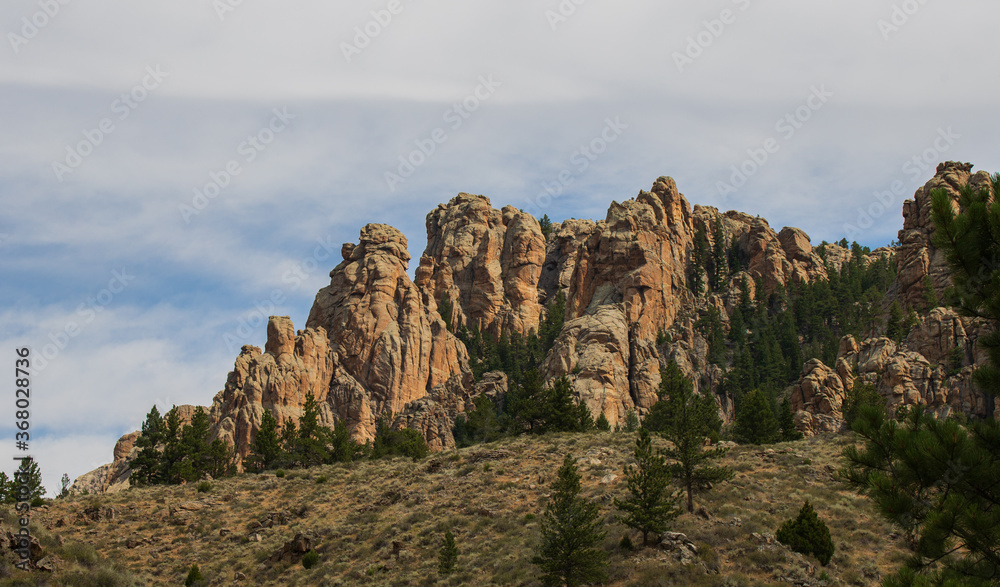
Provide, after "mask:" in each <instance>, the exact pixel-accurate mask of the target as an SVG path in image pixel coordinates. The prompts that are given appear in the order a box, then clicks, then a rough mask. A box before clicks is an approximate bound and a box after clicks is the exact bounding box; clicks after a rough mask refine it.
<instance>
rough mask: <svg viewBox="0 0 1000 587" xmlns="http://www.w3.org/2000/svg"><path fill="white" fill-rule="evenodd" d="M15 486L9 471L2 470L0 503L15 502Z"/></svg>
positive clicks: (0, 474) (0, 475)
mask: <svg viewBox="0 0 1000 587" xmlns="http://www.w3.org/2000/svg"><path fill="white" fill-rule="evenodd" d="M13 491H14V487H13V485H12V484H11V481H10V477H8V476H7V473H4V472H3V471H0V503H13V502H14V501H15V497H16V495H13V494H12V492H13Z"/></svg>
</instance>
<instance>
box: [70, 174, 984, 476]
mask: <svg viewBox="0 0 1000 587" xmlns="http://www.w3.org/2000/svg"><path fill="white" fill-rule="evenodd" d="M970 170H971V166H969V165H968V164H959V163H946V164H942V165H941V166H939V168H938V171H937V174H936V175H935V177H934V178H933V179H931V180H930V181H929V182H928V184H927V185H926V186H924V187H922V188H921V189H919V190H917V193H916V194H915V198H914V200H907V202H906V203H905V204H904V207H903V215H904V218H905V222H904V226H903V230H901V231H900V238H899V240H900V242H901V245H900V246H899V247H898V248H883V249H878V250H876V251H873V252H872V253H871V254H870V255H869V256H868V257H867V258H866V261H867V262H871V261H872V260H874V259H876V258H886V257H892V256H893V255H895V258H896V262H897V264H898V267H899V277H898V282H897V284H896V286H894V291H893V292H891V294H890V295H891V296H898V299H900V300H902V301H903V302H904V304H906V306H907V307H913V306H915V307H921V306H920V304H922V303H923V300H924V290H925V287H924V281H925V276H929V277H930V280H931V282H932V284H933V286H934V287H935V288H936V289H938V290H942V289H943V287H944V286H945V285H946V284H947V283H948V276H947V271H946V268H945V265H944V261H943V258H942V256H941V254H940V252H938V251H937V250H936V249H934V247H933V245H931V243H930V237H931V233H932V227H931V223H930V219H929V194H930V190H932V189H934V188H935V187H941V188H944V189H946V190H948V192H949V193H951V194H953V196H954V195H956V194H957V189H958V187H959V186H961V185H963V184H965V183H972V184H974V185H978V184H981V183H982V182H983V181H985V180H986V179H988V178H987V177H986V176H985V174H983V173H982V172H980V173H979V174H975V175H972V174H971V171H970ZM426 226H427V246H426V248H425V250H424V252H423V254H422V255H421V257H420V261H419V265H418V267H417V268H416V270H415V278H414V280H410V278H409V276H408V274H407V269H408V265H409V261H410V255H409V253H408V250H407V240H406V238H405V237H404V236H403V234H402V233H400V232H399V231H398V230H396V229H395V228H392V227H390V226H386V225H382V224H369V225H367V226H365V227H364V228H362V229H361V232H360V236H359V241H358V243H357V244H353V243H348V244H345V245H344V246H343V249H342V256H343V261H342V262H341V263H340V264H338V265H337V266H336V267H335V268H333V270H332V271H331V272H330V284H329V285H328V286H327V287H325V288H323V289H322V290H320V291H319V292H318V293H317V295H316V300H315V302H314V304H313V307H312V310H311V312H310V314H309V319H308V321H307V323H306V324H305V329H304V330H300V331H295V329H294V327H293V325H292V324H291V321H290V320H289V319H288V318H287V317H277V316H275V317H271V319H270V321H269V323H268V327H267V343H266V345H265V348H264V350H263V352H262V351H261V350H260V349H259V348H257V347H252V346H245V347H243V349H242V351H241V353H240V355H239V356H238V357H237V358H236V361H235V365H234V368H233V371H232V372H231V373H230V374H229V377H228V380H227V381H226V384H225V387H224V389H223V390H222V391H220V392H219V393H218V394H217V395H216V396H215V399H214V401H213V403H212V405H211V407H210V408H209V412H210V417H211V422H212V431H213V435H214V437H216V438H221V439H223V440H225V441H226V442H228V443H230V444H231V445H233V446H234V448H235V452H236V454H237V455H238V456H239V457H241V458H242V457H244V456H246V455H247V454H248V452H249V447H250V443H251V441H252V439H253V437H254V434H255V433H256V430H257V429H258V428H259V426H260V422H261V416H262V414H263V412H264V410H269V411H270V412H272V413H273V414H274V415H275V417H276V418H277V419H278V422H279V423H280V424H282V425H284V424H285V423H286V422H289V421H295V420H296V419H297V418H298V417H299V415H300V414H301V411H302V405H303V403H304V401H305V398H306V396H307V394H310V393H311V394H312V395H313V396H314V397H315V398H316V399H317V401H318V402H319V405H320V421H321V423H322V424H323V425H326V426H331V427H332V426H333V425H334V424H335V423H336V422H338V421H344V422H346V423H347V425H348V426H349V429H350V431H351V433H352V435H353V436H354V438H355V439H357V440H359V441H361V442H366V441H370V440H371V439H372V438H373V436H374V430H375V425H376V422H377V421H378V419H379V418H380V417H382V416H391V417H393V419H394V422H395V424H394V425H395V426H405V427H410V428H414V429H417V430H419V431H420V432H421V433H422V434H423V435H424V437H425V438H426V439H427V440H428V443H429V444H430V446H431V448H432V449H434V450H440V449H444V448H448V447H452V446H454V439H453V438H452V434H451V429H452V426H453V424H454V420H455V418H456V417H457V416H458V414H460V413H462V412H464V411H466V410H468V409H471V407H472V405H473V404H472V400H473V399H474V398H475V397H476V396H477V395H479V394H483V393H486V394H489V395H490V396H491V397H493V396H496V395H497V394H500V393H503V391H504V390H506V385H507V382H506V378H505V377H504V376H503V375H502V374H497V373H494V374H487V375H486V376H484V377H483V378H482V380H481V381H479V382H476V381H474V379H473V375H472V371H471V370H470V368H469V357H468V353H467V351H466V348H465V346H464V344H463V343H462V342H461V341H460V340H459V339H458V338H457V337H456V336H455V335H454V334H453V332H456V331H457V330H458V329H459V328H461V327H469V328H472V327H475V328H478V329H479V330H480V331H483V332H487V333H490V334H491V335H493V336H497V337H499V336H501V335H510V334H513V333H517V334H521V335H527V334H530V333H531V332H533V331H535V330H537V329H538V327H539V325H540V323H541V321H542V320H543V319H544V317H545V315H546V312H547V309H546V308H547V304H549V303H551V302H552V301H553V300H554V299H555V298H556V295H557V294H558V293H560V292H562V293H563V294H564V295H565V297H566V320H565V323H564V327H563V329H562V331H561V333H560V334H559V336H558V337H557V338H556V341H555V344H554V346H553V348H552V349H551V350H550V352H549V354H548V356H547V358H546V359H545V361H544V362H543V364H542V365H541V372H542V375H543V377H544V379H545V380H546V381H548V382H550V383H551V382H552V381H553V380H554V379H556V378H558V377H562V376H566V377H568V378H569V379H570V381H571V383H572V385H573V388H574V390H575V391H576V394H577V396H578V398H579V399H580V401H582V402H584V403H585V404H586V405H587V406H588V407H589V408H590V410H591V412H592V413H593V414H594V415H595V417H596V415H597V414H599V413H600V412H602V411H603V412H604V414H605V416H606V417H607V418H608V420H609V421H610V423H611V425H612V426H614V425H616V424H617V423H619V422H621V421H622V419H623V418H624V417H625V416H626V415H627V414H628V413H629V412H631V411H635V412H637V413H639V414H640V415H641V414H643V413H644V412H645V410H647V409H648V408H649V407H650V406H651V405H652V404H653V403H654V402H655V401H656V399H657V398H656V390H657V386H658V383H659V370H660V366H661V364H662V362H663V361H665V360H673V361H676V362H677V363H678V365H679V366H680V367H681V369H682V370H683V371H684V372H685V373H686V374H687V375H688V376H689V377H691V379H692V380H693V381H694V382H695V385H696V388H697V389H698V390H699V391H700V392H702V393H712V394H714V395H715V397H716V399H717V403H718V405H719V409H720V414H721V415H722V416H723V418H724V419H725V420H726V421H730V420H731V419H732V417H733V401H732V398H731V397H728V396H727V395H725V394H724V393H721V392H720V382H721V381H722V378H723V375H724V371H723V369H722V368H721V367H720V366H718V365H714V364H710V362H709V360H708V343H707V341H706V340H705V338H704V336H703V335H702V334H701V333H700V332H699V329H697V328H696V327H695V324H696V321H697V319H698V318H699V317H701V316H704V315H706V313H708V312H710V311H712V309H715V310H718V316H719V318H720V320H721V321H722V324H723V327H724V328H726V329H728V328H729V317H730V315H731V314H732V312H733V309H734V308H735V306H736V305H737V304H738V303H739V299H740V297H741V295H743V293H742V292H741V290H742V289H743V288H745V289H746V290H747V291H746V294H747V295H749V297H750V299H751V300H755V299H757V298H758V297H759V296H766V295H768V294H770V293H771V292H772V291H775V290H776V289H778V288H780V287H782V286H787V285H790V284H792V283H803V282H812V281H815V280H824V279H827V278H828V271H829V270H835V271H839V269H840V267H841V266H842V265H843V264H844V263H846V262H847V260H848V259H850V258H851V256H852V253H851V251H850V250H848V249H845V248H843V247H840V246H838V245H835V244H824V246H823V247H821V248H819V249H817V248H814V247H813V246H812V244H811V242H810V239H809V237H808V235H806V234H805V233H804V232H803V231H801V230H799V229H797V228H791V227H786V228H783V229H781V230H780V231H775V230H774V229H772V228H771V227H770V225H769V224H768V223H767V221H766V220H764V219H762V218H759V217H754V216H750V215H748V214H745V213H742V212H736V211H729V212H725V213H722V212H720V211H718V210H717V209H715V208H712V207H705V206H694V208H693V209H692V207H691V206H690V204H689V203H688V201H687V199H686V198H685V197H684V196H683V195H682V194H681V193H680V191H679V190H678V189H677V186H676V184H675V182H674V180H673V179H671V178H669V177H660V178H658V179H657V180H656V181H655V182H654V183H653V186H652V188H651V189H650V190H649V191H644V190H643V191H640V192H639V193H638V195H636V196H635V197H634V198H631V199H627V200H624V201H623V202H620V203H619V202H613V203H612V204H611V205H610V207H609V209H608V212H607V215H606V216H605V218H604V219H602V220H599V221H596V222H595V221H591V220H576V219H569V220H565V221H563V222H561V223H557V224H554V225H553V226H552V231H551V234H550V235H549V236H548V238H547V239H546V238H545V237H544V236H543V235H542V231H541V227H540V225H539V223H538V221H537V220H536V219H535V218H533V217H532V216H531V215H529V214H526V213H524V212H520V211H518V210H516V209H515V208H513V207H511V206H506V207H503V208H502V209H499V210H498V209H495V208H493V207H492V204H491V202H490V200H489V199H488V198H486V197H484V196H480V195H470V194H466V193H461V194H459V195H457V196H456V197H454V198H452V199H451V200H450V201H449V202H448V203H447V204H441V205H439V206H438V207H437V208H436V209H435V210H433V211H432V212H430V213H429V214H428V215H427V221H426ZM699 239H704V242H705V244H706V246H708V247H710V249H711V250H725V251H727V254H730V255H733V256H734V257H735V258H738V259H739V267H740V269H739V270H737V271H735V272H734V273H732V274H729V273H728V272H724V273H720V274H719V275H718V276H717V277H718V279H719V280H720V281H721V285H720V286H717V287H715V288H714V290H709V289H708V288H707V287H706V286H705V285H703V286H702V288H701V291H692V282H691V280H690V277H691V272H692V262H693V259H694V258H695V255H696V248H697V247H698V246H699V245H698V242H697V241H698V240H699ZM718 239H723V242H716V241H717V240H718ZM442 312H444V313H445V315H444V316H442V315H441V313H442ZM448 325H450V327H451V329H450V330H449V328H448ZM984 327H985V326H984V325H983V324H982V323H981V322H976V321H970V320H969V319H966V318H961V317H959V316H957V315H955V314H954V313H953V312H951V311H949V310H945V309H938V310H934V311H932V312H930V313H929V314H927V315H926V316H925V317H924V319H923V320H922V322H921V323H920V324H919V325H918V326H917V327H916V328H914V329H913V330H912V332H911V333H910V335H909V337H908V338H907V339H906V340H905V341H904V342H903V343H902V344H900V345H897V344H896V343H893V342H892V341H890V340H888V339H885V338H872V339H868V340H861V341H858V340H854V339H853V338H852V337H845V339H844V340H843V341H842V343H841V348H840V353H839V355H838V358H837V361H836V364H835V365H833V366H827V365H824V364H823V363H822V362H820V361H818V360H812V361H809V362H807V363H806V364H805V366H804V368H803V372H802V376H801V378H800V379H799V380H798V381H796V382H795V383H794V384H793V385H792V386H790V387H789V388H788V390H787V391H786V393H787V394H788V395H789V397H790V398H791V401H792V404H793V408H794V409H795V410H796V412H797V413H796V421H797V423H798V425H799V427H800V429H802V430H803V431H805V432H807V433H810V434H811V433H815V432H818V431H822V430H834V429H838V428H839V427H840V426H841V425H842V419H841V414H840V403H841V402H842V401H843V396H844V394H845V393H846V391H847V390H848V389H850V387H851V386H852V385H853V383H854V380H855V379H856V378H861V379H863V380H865V381H867V382H871V383H873V384H875V385H877V387H878V389H879V391H880V392H881V393H882V394H883V395H884V396H885V397H886V399H887V401H888V403H889V405H890V406H896V405H899V404H914V403H921V404H927V405H930V406H932V407H934V408H935V409H936V410H938V411H939V412H940V413H946V412H947V410H960V411H963V412H966V413H970V414H982V413H985V412H986V411H989V410H992V404H989V403H988V402H986V401H985V399H984V398H983V397H982V395H981V394H980V393H978V392H977V391H976V389H975V387H974V386H973V385H972V383H971V372H972V370H973V369H974V367H975V365H977V364H979V363H981V362H982V360H983V357H982V356H981V353H979V352H978V351H977V349H976V339H977V338H978V336H980V335H981V333H982V332H983V328H984ZM956 348H957V349H959V351H958V353H957V354H956V351H955V349H956ZM958 355H961V356H960V359H956V357H957V356H958ZM956 361H957V363H956ZM192 409H193V408H192ZM135 437H136V433H133V434H132V435H128V436H126V437H123V438H122V440H121V441H119V446H118V447H116V450H115V461H114V463H112V464H110V465H106V466H105V467H102V468H101V469H98V470H95V471H94V472H92V473H90V474H88V475H87V476H84V477H82V478H81V479H80V480H78V481H77V486H78V487H84V486H86V487H87V488H88V489H89V490H91V491H99V490H107V489H114V488H121V487H125V486H127V483H128V461H129V458H130V457H129V454H130V452H134V451H132V450H131V446H132V445H134V442H135Z"/></svg>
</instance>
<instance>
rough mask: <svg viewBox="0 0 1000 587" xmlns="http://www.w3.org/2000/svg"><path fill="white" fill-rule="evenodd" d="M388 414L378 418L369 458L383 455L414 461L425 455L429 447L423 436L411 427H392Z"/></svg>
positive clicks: (378, 457)
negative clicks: (407, 458) (408, 458)
mask: <svg viewBox="0 0 1000 587" xmlns="http://www.w3.org/2000/svg"><path fill="white" fill-rule="evenodd" d="M390 422H391V419H390V417H389V415H388V414H383V415H382V417H381V418H379V421H378V425H377V426H376V427H375V441H374V442H373V443H372V449H371V458H372V459H380V458H382V457H385V456H403V457H410V458H412V459H413V460H414V461H416V460H419V459H422V458H424V457H425V456H427V453H428V452H429V450H430V449H428V447H427V441H426V440H424V436H423V435H422V434H420V433H419V432H417V431H416V430H413V429H412V428H401V429H398V430H396V429H393V427H392V426H391V425H390Z"/></svg>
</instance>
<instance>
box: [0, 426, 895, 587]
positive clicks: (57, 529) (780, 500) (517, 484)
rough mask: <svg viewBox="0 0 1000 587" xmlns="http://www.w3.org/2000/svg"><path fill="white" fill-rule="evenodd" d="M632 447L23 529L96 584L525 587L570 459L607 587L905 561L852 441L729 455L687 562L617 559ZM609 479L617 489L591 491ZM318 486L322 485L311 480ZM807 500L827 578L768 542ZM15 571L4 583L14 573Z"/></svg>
mask: <svg viewBox="0 0 1000 587" xmlns="http://www.w3.org/2000/svg"><path fill="white" fill-rule="evenodd" d="M633 442H634V435H630V434H613V433H600V434H587V435H583V434H562V435H546V436H542V437H533V438H527V437H522V438H514V439H506V440H503V441H500V442H497V443H493V444H490V445H480V446H476V447H471V448H467V449H462V450H459V451H451V452H445V453H438V454H434V455H431V456H430V457H428V458H427V459H424V460H423V461H421V462H417V463H414V462H412V461H410V460H408V459H395V460H383V461H377V462H358V463H354V464H351V465H333V466H325V467H319V468H314V469H309V470H294V471H288V472H287V475H286V476H285V477H284V478H277V477H275V475H274V474H273V473H267V474H263V475H242V476H239V477H235V478H230V479H221V480H215V481H213V482H212V489H211V490H210V491H208V492H206V493H198V492H197V490H196V488H195V485H194V484H191V485H184V486H175V487H152V488H143V489H130V490H128V491H126V492H123V493H119V494H112V495H107V496H100V497H98V496H77V497H72V498H68V499H61V500H57V501H56V502H54V503H53V504H52V505H51V506H49V507H48V508H43V509H42V510H40V511H38V512H37V513H36V518H35V519H36V523H37V524H38V525H39V528H38V530H39V532H41V533H42V534H43V535H44V536H46V538H43V544H44V545H46V546H47V547H48V548H50V549H52V550H53V552H55V550H56V549H60V550H59V552H61V553H62V554H61V555H60V556H61V557H62V558H64V559H66V560H68V561H70V560H71V561H73V562H71V563H70V562H67V563H65V564H63V565H62V566H61V567H60V568H59V570H58V571H57V573H56V576H55V578H57V579H58V578H59V577H62V576H65V575H66V574H67V573H71V572H78V571H81V570H84V569H88V568H96V567H100V568H101V569H108V570H109V572H112V571H113V572H117V573H118V574H119V575H120V578H119V579H116V580H117V581H118V582H117V583H114V582H109V583H107V584H112V585H116V584H117V585H129V584H137V585H168V584H169V585H178V584H181V583H182V582H183V580H184V577H185V575H186V573H187V569H188V568H189V567H190V566H191V564H192V563H198V566H199V567H200V569H201V572H202V574H203V575H204V576H205V578H206V584H209V585H223V584H226V585H229V584H232V583H233V580H234V578H236V577H237V576H245V580H243V581H242V583H243V584H246V585H292V586H294V585H300V586H307V585H308V586H322V585H465V584H473V583H478V584H484V585H485V584H501V585H536V584H538V582H537V580H536V578H537V570H536V568H535V567H533V565H531V563H530V559H531V556H532V554H533V550H534V547H535V545H536V543H537V540H538V517H539V515H540V513H541V511H542V510H543V508H544V503H545V501H546V497H547V494H548V486H549V484H550V483H551V482H552V480H553V479H554V477H555V472H556V470H557V469H558V467H559V465H560V464H561V462H562V458H563V455H565V454H566V453H567V452H568V453H572V454H573V455H574V456H576V457H578V459H579V462H578V464H579V465H580V470H581V473H582V476H583V483H584V493H585V495H587V496H588V497H590V498H592V499H596V500H597V501H598V503H600V504H601V507H602V511H603V512H604V513H605V516H606V519H607V522H608V524H607V529H608V536H607V539H606V540H605V545H604V546H605V548H606V550H607V551H608V553H609V562H610V567H609V575H610V576H611V579H612V581H611V584H614V585H734V586H735V585H781V584H792V583H796V582H797V583H798V584H817V585H819V584H824V583H820V582H819V578H820V575H821V573H822V572H824V571H825V573H826V574H827V575H828V576H829V580H827V581H826V583H825V584H826V585H872V584H876V583H877V579H878V577H879V576H880V575H881V574H885V573H886V572H887V571H888V570H889V569H891V568H894V567H895V566H896V565H897V564H898V563H899V561H900V560H901V558H902V556H903V555H904V552H903V550H902V545H901V544H900V543H899V541H898V540H890V539H889V538H887V537H888V536H890V534H891V532H892V529H891V528H890V527H889V526H888V525H887V524H885V523H884V522H883V521H882V520H881V519H880V518H878V517H877V516H876V514H875V512H874V510H873V509H872V507H871V505H870V504H869V503H868V502H867V501H866V500H865V499H864V498H861V497H858V496H857V495H855V494H853V493H852V492H850V491H849V490H848V489H847V488H846V486H844V485H842V484H841V483H839V482H838V481H836V479H835V475H834V473H833V470H834V469H836V467H838V466H839V464H840V463H839V455H840V452H841V450H842V448H843V446H844V445H845V444H846V443H847V442H850V440H849V438H847V437H843V436H824V437H819V438H813V439H808V440H803V441H799V442H794V443H785V444H778V445H774V446H772V447H768V448H770V449H771V452H765V449H763V448H761V447H749V446H748V447H737V448H735V449H733V450H731V451H730V452H729V453H728V454H727V455H726V457H725V459H724V461H723V464H725V465H728V466H730V467H732V468H733V469H734V471H735V472H736V473H735V476H734V478H733V479H732V481H730V482H727V483H723V484H719V485H718V486H716V487H715V488H713V489H712V490H711V491H708V492H704V493H702V494H700V495H697V496H696V501H697V503H698V504H699V505H701V506H704V507H705V508H706V509H707V510H708V511H709V512H710V514H711V519H709V520H706V519H703V518H701V517H697V516H693V515H683V516H681V517H680V518H678V519H677V520H676V522H675V524H674V528H673V529H674V530H676V531H679V532H684V533H685V534H687V536H688V537H689V538H690V539H691V540H692V541H693V542H694V543H695V544H697V545H698V546H699V549H700V552H699V556H698V559H697V561H696V562H695V563H693V564H689V565H683V564H681V563H680V562H678V561H676V560H674V559H673V558H672V557H671V556H670V555H669V554H668V553H666V552H664V551H661V550H658V549H652V548H650V549H640V550H636V551H632V552H622V551H620V550H619V548H618V542H619V540H620V539H621V537H622V535H623V534H625V533H627V531H626V529H625V528H624V527H622V526H621V525H619V524H618V523H617V522H616V521H615V520H614V516H613V514H614V512H613V508H612V505H611V504H612V499H613V498H614V497H620V496H621V495H622V494H623V492H624V491H625V488H624V484H623V480H622V466H623V465H624V464H625V463H626V462H627V461H628V460H629V459H630V458H631V451H632V446H633ZM609 473H613V474H615V475H617V476H618V477H617V479H616V480H614V481H613V482H611V483H608V484H601V483H600V479H601V478H602V477H604V476H605V475H607V474H609ZM321 477H326V481H325V482H320V483H317V479H319V478H321ZM805 499H809V500H810V501H811V502H812V503H813V505H814V507H815V508H816V511H817V512H818V514H819V515H820V517H821V518H822V519H823V520H825V521H826V522H827V523H828V525H829V527H830V531H831V533H832V535H833V539H834V543H835V544H836V547H837V552H836V554H835V555H834V557H833V560H832V562H831V563H830V565H828V566H827V567H825V568H820V567H819V564H818V562H817V561H816V560H815V559H812V558H809V557H804V556H802V555H799V554H796V553H793V552H790V551H789V550H787V549H786V548H785V547H783V546H782V545H780V544H777V543H775V542H774V541H773V534H774V532H775V530H776V528H777V527H778V526H779V525H780V524H781V522H782V521H784V520H785V519H788V518H791V517H794V516H795V514H796V513H797V512H798V509H799V508H800V507H801V505H802V502H803V501H804V500H805ZM100 506H105V507H107V506H111V507H113V508H114V510H115V516H114V519H111V520H100V521H94V520H91V519H89V518H87V517H86V516H84V515H83V512H84V511H85V510H88V508H96V507H100ZM185 508H187V509H185ZM91 511H92V510H91ZM262 525H263V527H262ZM448 529H450V530H451V531H452V532H453V533H454V534H455V539H456V542H457V544H458V548H459V557H458V565H457V571H456V573H455V574H454V575H451V576H450V577H447V578H444V579H442V578H439V577H438V575H437V552H438V548H439V547H440V544H441V539H442V536H443V534H444V532H445V531H446V530H448ZM227 530H228V532H227ZM297 532H309V533H311V534H312V535H314V536H315V542H314V544H315V549H316V550H317V551H318V552H319V555H320V559H319V563H318V564H317V565H316V566H314V567H313V568H311V569H308V570H307V569H305V568H304V567H303V566H302V565H301V563H299V562H298V561H286V562H271V560H270V557H271V556H272V555H273V554H274V553H275V552H276V551H279V550H280V549H281V547H282V545H283V544H284V543H285V542H287V541H288V540H290V539H291V538H292V537H293V536H294V535H295V534H296V533H297ZM56 535H58V536H60V537H61V538H62V539H64V540H65V545H64V546H61V547H60V546H58V545H57V542H56V541H57V538H56ZM258 537H259V541H258ZM632 538H633V540H637V537H636V535H635V534H634V533H633V534H632ZM46 541H47V542H48V543H47V544H46ZM394 543H396V544H398V545H399V546H400V548H394V546H393V545H394ZM74 549H75V550H74ZM109 561H114V562H109ZM113 564H119V565H121V566H122V567H123V568H124V569H127V571H126V570H122V569H119V570H117V571H115V570H114V568H113V567H112V566H111V565H113ZM87 565H91V567H87ZM13 572H14V577H12V579H14V578H16V577H17V576H19V575H22V573H21V572H20V571H13ZM36 575H37V573H36ZM29 584H31V583H29ZM67 584H77V583H67ZM84 584H88V583H84ZM92 584H99V583H92ZM100 584H104V583H100ZM0 585H2V583H0Z"/></svg>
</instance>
